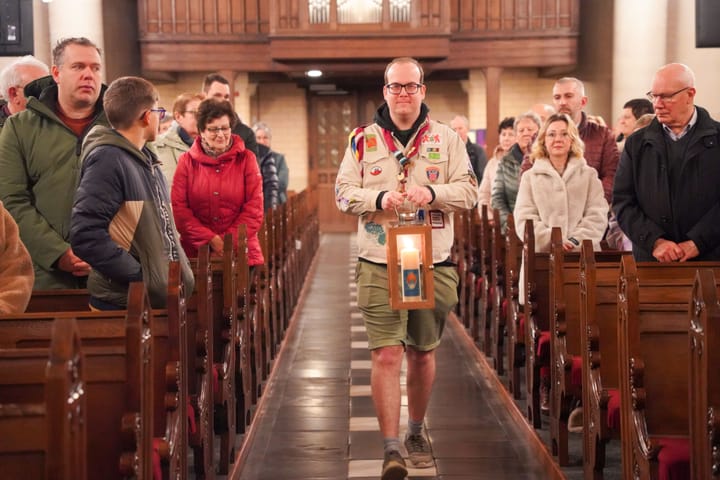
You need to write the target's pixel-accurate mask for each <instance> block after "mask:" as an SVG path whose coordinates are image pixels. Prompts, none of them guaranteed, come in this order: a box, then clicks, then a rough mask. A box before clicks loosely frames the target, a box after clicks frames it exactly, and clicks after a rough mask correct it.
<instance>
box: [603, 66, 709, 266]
mask: <svg viewBox="0 0 720 480" xmlns="http://www.w3.org/2000/svg"><path fill="white" fill-rule="evenodd" d="M647 96H648V99H649V100H650V101H652V102H653V106H654V107H655V114H656V118H655V119H654V120H653V121H652V123H651V124H650V125H648V126H647V127H646V128H643V129H641V130H638V131H637V132H635V133H633V134H632V135H630V137H628V139H627V141H626V143H625V150H624V152H623V155H622V158H621V160H620V164H619V166H618V169H617V172H616V174H615V185H614V189H613V211H614V212H615V215H616V216H617V219H618V223H619V224H620V228H621V229H622V231H623V232H624V233H625V234H626V235H627V236H628V237H629V238H630V240H631V241H632V243H633V256H634V257H635V259H636V260H638V261H652V260H657V261H659V262H678V261H679V262H684V261H686V260H720V189H718V185H720V123H718V122H716V121H715V120H713V119H712V118H711V117H710V115H709V114H708V112H707V110H705V109H703V108H701V107H698V106H695V104H694V101H693V100H694V98H695V75H694V74H693V72H692V70H690V68H688V67H687V66H686V65H683V64H680V63H671V64H668V65H665V66H663V67H662V68H660V69H659V70H658V71H657V73H656V74H655V77H654V79H653V83H652V88H651V90H650V91H649V92H648V94H647Z"/></svg>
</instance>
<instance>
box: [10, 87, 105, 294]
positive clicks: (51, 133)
mask: <svg viewBox="0 0 720 480" xmlns="http://www.w3.org/2000/svg"><path fill="white" fill-rule="evenodd" d="M104 90H105V87H104V86H103V88H102V91H101V94H100V97H99V99H98V101H97V103H96V108H95V115H94V118H93V121H92V123H91V125H90V127H92V126H93V125H96V124H102V125H107V119H106V118H105V113H104V112H103V110H102V94H103V92H104ZM25 94H26V96H28V102H27V108H26V110H25V111H22V112H19V113H17V114H15V115H13V116H12V117H10V118H8V119H7V121H6V122H5V126H4V127H3V129H2V131H1V132H0V200H2V201H3V203H4V204H5V208H6V209H7V210H8V211H9V212H10V214H11V215H12V216H13V218H14V219H15V221H16V222H17V224H18V227H20V238H21V239H22V241H23V243H24V244H25V246H26V247H27V249H28V251H29V252H30V256H31V257H32V259H33V265H34V268H35V286H34V289H35V290H44V289H57V288H79V287H81V286H83V284H84V279H78V278H77V277H74V276H73V275H71V274H70V273H67V272H63V271H62V270H60V269H58V268H56V262H57V261H58V259H59V258H60V257H61V256H62V254H63V253H65V251H66V250H67V249H68V248H69V247H70V244H69V242H68V239H69V234H70V211H71V209H72V202H73V195H74V193H75V189H76V188H77V184H78V175H79V172H80V148H81V146H82V140H83V138H84V136H85V134H86V133H87V131H88V130H89V129H90V127H88V129H87V130H86V132H83V135H81V137H80V138H78V137H77V136H76V135H75V134H74V133H73V131H72V130H70V129H69V128H68V127H67V126H65V124H64V123H62V121H61V120H60V119H59V118H58V117H57V115H56V114H55V106H56V105H57V96H58V88H57V85H56V84H55V82H54V81H53V79H52V77H49V76H48V77H43V78H40V79H37V80H35V81H34V82H32V83H29V84H28V85H27V86H26V87H25Z"/></svg>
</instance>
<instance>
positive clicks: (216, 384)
mask: <svg viewBox="0 0 720 480" xmlns="http://www.w3.org/2000/svg"><path fill="white" fill-rule="evenodd" d="M220 370H222V364H218V363H213V370H212V372H213V393H215V395H220Z"/></svg>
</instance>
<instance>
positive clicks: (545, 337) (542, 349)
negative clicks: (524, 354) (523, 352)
mask: <svg viewBox="0 0 720 480" xmlns="http://www.w3.org/2000/svg"><path fill="white" fill-rule="evenodd" d="M537 357H538V362H539V363H540V364H541V365H548V364H549V363H550V332H548V331H544V332H540V338H538V346H537Z"/></svg>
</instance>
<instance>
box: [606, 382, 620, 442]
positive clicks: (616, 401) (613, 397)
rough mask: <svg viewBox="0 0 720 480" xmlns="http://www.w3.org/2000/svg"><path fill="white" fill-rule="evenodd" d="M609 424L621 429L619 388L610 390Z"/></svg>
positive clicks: (615, 428) (610, 426)
mask: <svg viewBox="0 0 720 480" xmlns="http://www.w3.org/2000/svg"><path fill="white" fill-rule="evenodd" d="M607 426H608V428H612V429H613V430H616V431H618V432H619V431H620V390H618V389H617V388H611V389H609V390H608V404H607Z"/></svg>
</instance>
